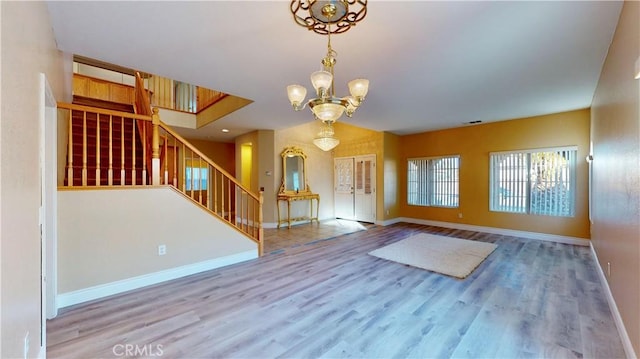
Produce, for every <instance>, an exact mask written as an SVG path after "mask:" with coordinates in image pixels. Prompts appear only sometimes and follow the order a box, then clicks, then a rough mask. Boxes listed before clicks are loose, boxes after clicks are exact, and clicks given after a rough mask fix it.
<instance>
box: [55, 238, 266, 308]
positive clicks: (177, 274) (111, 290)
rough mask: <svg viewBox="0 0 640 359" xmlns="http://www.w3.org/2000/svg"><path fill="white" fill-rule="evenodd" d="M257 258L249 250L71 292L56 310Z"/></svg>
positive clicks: (65, 295)
mask: <svg viewBox="0 0 640 359" xmlns="http://www.w3.org/2000/svg"><path fill="white" fill-rule="evenodd" d="M256 258H258V250H257V249H256V250H250V251H246V252H242V253H237V254H232V255H230V256H226V257H221V258H216V259H211V260H208V261H203V262H198V263H193V264H188V265H185V266H181V267H176V268H171V269H166V270H163V271H160V272H155V273H150V274H144V275H141V276H137V277H133V278H128V279H123V280H119V281H116V282H111V283H107V284H102V285H97V286H94V287H89V288H85V289H80V290H75V291H73V292H68V293H62V294H59V295H58V298H57V299H58V308H64V307H68V306H71V305H75V304H79V303H84V302H88V301H90V300H95V299H100V298H104V297H107V296H110V295H114V294H118V293H122V292H126V291H129V290H133V289H138V288H142V287H146V286H149V285H153V284H157V283H161V282H165V281H168V280H172V279H177V278H181V277H185V276H188V275H192V274H196V273H200V272H204V271H208V270H212V269H216V268H220V267H224V266H228V265H231V264H235V263H240V262H244V261H248V260H251V259H256Z"/></svg>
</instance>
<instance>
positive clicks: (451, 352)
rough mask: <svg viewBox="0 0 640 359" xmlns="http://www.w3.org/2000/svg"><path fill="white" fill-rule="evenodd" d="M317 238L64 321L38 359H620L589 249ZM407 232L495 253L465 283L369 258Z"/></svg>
mask: <svg viewBox="0 0 640 359" xmlns="http://www.w3.org/2000/svg"><path fill="white" fill-rule="evenodd" d="M325 224H328V223H324V222H323V223H321V224H320V225H317V224H314V225H300V226H295V227H294V228H292V229H291V230H288V229H280V230H267V234H266V236H265V237H266V238H267V241H266V242H265V243H266V244H267V246H268V248H269V249H268V250H266V251H265V253H266V255H265V256H263V257H261V258H259V259H256V260H252V261H249V262H245V263H240V264H236V265H233V266H229V267H225V268H220V269H217V270H213V271H208V272H205V273H200V274H197V275H193V276H189V277H185V278H182V279H178V280H174V281H171V282H167V283H165V284H160V285H155V286H152V287H148V288H143V289H140V290H136V291H132V292H129V293H124V294H121V295H116V296H113V297H110V298H107V299H104V300H99V301H94V302H90V303H86V304H80V305H77V306H74V307H71V308H68V309H65V310H63V311H62V312H61V313H60V315H59V316H58V318H56V319H54V320H51V321H49V322H48V324H47V331H48V338H47V341H48V347H47V356H48V357H49V358H59V357H65V358H93V357H106V358H114V357H123V356H124V354H127V352H126V351H125V350H126V349H130V352H129V354H136V352H135V350H138V351H137V354H143V355H141V356H147V357H153V356H155V357H158V356H160V355H161V357H162V358H277V357H280V358H318V357H326V358H353V357H355V358H432V357H433V358H449V357H455V358H519V357H526V358H581V357H585V358H624V351H623V348H622V344H621V342H620V339H619V337H618V333H617V330H616V327H615V324H614V321H613V318H612V315H611V312H610V311H609V307H608V305H607V301H606V298H605V294H604V290H603V288H602V286H601V285H600V283H599V280H598V275H597V272H596V266H595V263H594V261H593V259H592V257H591V254H590V251H589V248H588V247H578V246H571V245H564V244H558V243H552V242H544V241H537V240H529V239H522V238H516V237H510V236H501V235H494V234H486V233H479V232H471V231H462V230H452V229H444V228H439V227H431V226H422V225H414V224H406V223H404V224H403V223H401V224H395V225H391V226H386V227H382V226H373V225H365V226H363V227H364V228H363V229H361V228H356V229H360V230H358V231H356V232H353V233H350V234H344V235H338V236H335V235H336V233H338V232H336V229H335V228H334V229H333V230H330V229H326V228H323V227H324V226H325ZM314 226H315V227H318V228H315V229H314ZM325 229H326V232H325ZM352 230H354V229H353V228H345V229H344V231H346V232H350V231H352ZM313 231H316V232H317V233H316V236H313V235H310V234H309V233H312V232H313ZM417 232H425V233H434V234H440V235H445V236H452V237H458V238H466V239H471V240H477V241H485V242H492V243H496V244H497V245H498V248H497V249H496V251H494V252H493V253H492V254H491V255H490V256H489V257H488V258H487V259H486V260H485V261H484V262H483V263H482V264H481V265H480V266H479V267H478V268H477V269H476V271H475V272H473V273H472V274H471V275H470V276H469V277H467V278H466V279H464V280H459V279H455V278H451V277H447V276H443V275H440V274H436V273H432V272H428V271H425V270H421V269H416V268H412V267H409V266H406V265H401V264H398V263H394V262H390V261H386V260H383V259H379V258H375V257H373V256H369V255H368V254H367V253H368V252H370V251H371V250H373V249H376V248H379V247H382V246H384V245H387V244H390V243H392V242H395V241H398V240H401V239H403V238H406V237H408V236H410V235H412V234H414V233H417ZM296 233H299V235H298V236H296ZM320 233H321V234H320ZM327 233H328V234H327ZM280 236H281V237H282V241H281V242H280V244H278V237H280ZM322 239H324V240H322Z"/></svg>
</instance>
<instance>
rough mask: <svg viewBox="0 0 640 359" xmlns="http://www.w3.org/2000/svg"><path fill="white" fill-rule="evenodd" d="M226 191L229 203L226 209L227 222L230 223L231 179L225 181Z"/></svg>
mask: <svg viewBox="0 0 640 359" xmlns="http://www.w3.org/2000/svg"><path fill="white" fill-rule="evenodd" d="M227 191H229V193H227V200H228V201H229V205H228V206H227V207H229V222H231V215H232V214H231V179H227ZM234 209H237V208H234Z"/></svg>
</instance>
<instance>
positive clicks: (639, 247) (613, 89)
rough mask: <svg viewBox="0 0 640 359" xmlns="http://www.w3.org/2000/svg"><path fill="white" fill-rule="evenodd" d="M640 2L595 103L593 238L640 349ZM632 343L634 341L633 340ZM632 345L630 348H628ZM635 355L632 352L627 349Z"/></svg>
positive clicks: (628, 17) (627, 14)
mask: <svg viewBox="0 0 640 359" xmlns="http://www.w3.org/2000/svg"><path fill="white" fill-rule="evenodd" d="M639 19H640V2H637V1H625V2H624V5H623V8H622V13H621V15H620V20H619V22H618V27H617V29H616V32H615V35H614V38H613V41H612V43H611V46H610V48H609V53H608V55H607V59H606V61H605V63H604V66H603V68H602V73H601V74H600V81H599V82H598V86H597V89H596V93H595V96H594V99H593V105H592V109H591V141H592V142H593V163H592V179H593V183H592V211H593V212H592V215H591V218H592V221H593V225H592V240H593V247H594V249H595V251H596V253H597V256H598V260H599V261H600V263H599V264H600V267H601V268H605V270H604V271H603V272H604V273H607V271H606V268H607V263H611V274H610V276H608V277H607V278H606V279H607V281H608V283H609V287H610V289H611V292H612V294H613V298H614V300H615V302H616V305H617V307H618V311H619V312H620V316H621V317H622V321H623V323H624V326H625V328H626V331H627V334H628V336H629V338H630V340H631V344H632V346H633V350H635V356H636V357H637V356H638V355H640V80H635V79H634V78H633V76H634V66H635V65H634V64H635V62H636V61H640V60H639V59H640V20H639ZM627 347H628V346H627ZM627 350H628V351H629V350H630V348H627ZM627 355H629V352H627Z"/></svg>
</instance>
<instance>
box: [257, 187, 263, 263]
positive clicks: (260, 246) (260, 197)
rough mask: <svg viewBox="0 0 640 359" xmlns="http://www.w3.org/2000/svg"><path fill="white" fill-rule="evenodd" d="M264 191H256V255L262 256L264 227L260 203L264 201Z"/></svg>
mask: <svg viewBox="0 0 640 359" xmlns="http://www.w3.org/2000/svg"><path fill="white" fill-rule="evenodd" d="M263 194H264V191H260V192H259V193H258V204H259V208H258V256H262V253H263V251H264V228H262V220H263V218H262V204H263V203H264V196H263Z"/></svg>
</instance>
